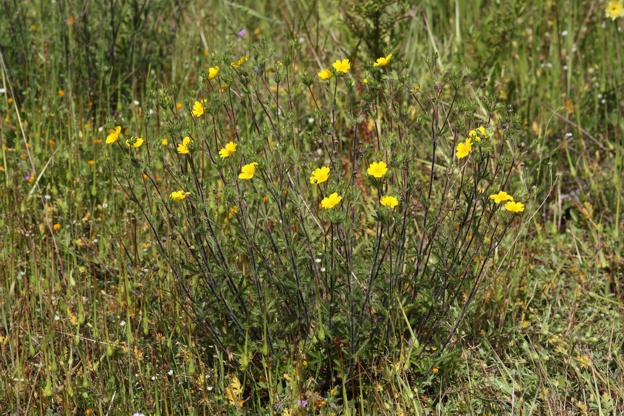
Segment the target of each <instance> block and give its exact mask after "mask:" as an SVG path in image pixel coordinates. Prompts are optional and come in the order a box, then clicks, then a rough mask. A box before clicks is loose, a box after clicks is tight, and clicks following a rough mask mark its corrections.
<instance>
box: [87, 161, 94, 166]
mask: <svg viewBox="0 0 624 416" xmlns="http://www.w3.org/2000/svg"><path fill="white" fill-rule="evenodd" d="M87 163H88V164H89V166H93V165H95V160H89V161H88V162H87Z"/></svg>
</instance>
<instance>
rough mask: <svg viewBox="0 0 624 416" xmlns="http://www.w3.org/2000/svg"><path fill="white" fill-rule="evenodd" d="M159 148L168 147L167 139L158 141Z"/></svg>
mask: <svg viewBox="0 0 624 416" xmlns="http://www.w3.org/2000/svg"><path fill="white" fill-rule="evenodd" d="M160 145H161V146H169V139H162V140H161V141H160Z"/></svg>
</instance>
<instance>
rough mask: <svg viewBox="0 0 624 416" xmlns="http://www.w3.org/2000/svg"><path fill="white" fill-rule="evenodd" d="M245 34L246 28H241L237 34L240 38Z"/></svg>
mask: <svg viewBox="0 0 624 416" xmlns="http://www.w3.org/2000/svg"><path fill="white" fill-rule="evenodd" d="M246 34H247V30H245V29H243V30H241V31H240V32H238V36H240V37H241V38H243V37H245V35H246Z"/></svg>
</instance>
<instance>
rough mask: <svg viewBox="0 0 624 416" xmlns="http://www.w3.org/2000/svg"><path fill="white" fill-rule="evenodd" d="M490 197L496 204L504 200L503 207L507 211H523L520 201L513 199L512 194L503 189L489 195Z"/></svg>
mask: <svg viewBox="0 0 624 416" xmlns="http://www.w3.org/2000/svg"><path fill="white" fill-rule="evenodd" d="M490 199H491V200H492V201H494V203H495V204H497V205H498V204H501V203H503V202H506V204H505V209H506V210H507V211H509V212H522V211H524V204H523V203H522V202H516V201H514V198H513V196H511V195H509V194H508V193H507V192H505V191H499V192H498V193H497V194H492V195H490Z"/></svg>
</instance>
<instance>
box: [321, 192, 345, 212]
mask: <svg viewBox="0 0 624 416" xmlns="http://www.w3.org/2000/svg"><path fill="white" fill-rule="evenodd" d="M340 201H342V197H341V196H340V195H338V193H336V192H334V193H333V194H331V195H330V196H326V197H325V198H323V200H322V201H321V207H323V208H325V209H331V208H333V207H335V206H336V205H338V204H339V203H340Z"/></svg>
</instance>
